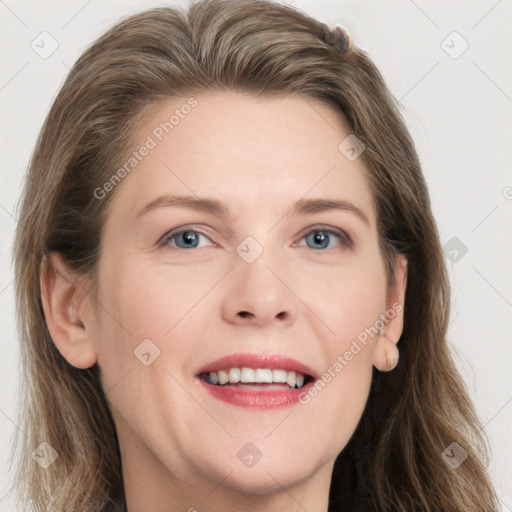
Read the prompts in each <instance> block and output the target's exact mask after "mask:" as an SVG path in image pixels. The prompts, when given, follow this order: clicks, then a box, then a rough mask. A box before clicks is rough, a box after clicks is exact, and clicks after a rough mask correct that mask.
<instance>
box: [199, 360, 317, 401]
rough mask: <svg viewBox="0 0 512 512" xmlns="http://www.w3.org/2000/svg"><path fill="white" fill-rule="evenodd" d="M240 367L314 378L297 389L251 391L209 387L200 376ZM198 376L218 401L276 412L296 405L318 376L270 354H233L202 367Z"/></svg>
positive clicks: (298, 363) (293, 361)
mask: <svg viewBox="0 0 512 512" xmlns="http://www.w3.org/2000/svg"><path fill="white" fill-rule="evenodd" d="M242 367H247V368H269V369H271V370H272V369H282V370H286V371H294V372H296V373H301V374H303V375H307V376H309V377H313V380H310V381H308V382H307V383H306V384H305V385H304V386H302V387H301V388H299V389H283V390H275V389H274V390H268V391H265V390H261V388H260V389H258V388H257V387H255V388H254V390H253V389H248V388H247V387H244V388H240V387H238V385H232V386H218V385H216V384H209V383H208V382H206V381H205V380H204V379H203V378H202V376H201V374H203V373H208V372H215V371H218V370H226V369H229V368H242ZM197 377H198V380H199V382H200V384H201V385H202V386H204V388H205V389H206V391H208V393H209V394H210V395H211V396H213V397H214V398H217V399H218V400H221V401H223V402H227V403H229V404H232V405H236V406H238V407H244V408H256V409H277V408H282V407H288V406H291V405H295V404H297V403H299V402H300V398H301V396H304V395H306V394H307V392H308V390H309V388H310V387H311V386H313V385H314V381H316V379H317V374H316V372H314V371H313V370H312V369H311V368H309V367H308V366H306V365H305V364H302V363H300V362H299V361H296V360H295V359H291V358H289V357H284V356H279V355H272V354H232V355H230V356H226V357H222V358H221V359H217V360H216V361H214V362H212V363H209V364H207V365H205V366H204V367H203V368H201V370H199V372H198V375H197Z"/></svg>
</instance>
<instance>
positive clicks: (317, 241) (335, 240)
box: [159, 226, 352, 249]
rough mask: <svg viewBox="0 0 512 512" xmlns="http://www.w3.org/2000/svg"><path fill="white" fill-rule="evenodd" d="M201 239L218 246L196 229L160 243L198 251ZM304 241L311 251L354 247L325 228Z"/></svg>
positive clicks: (166, 237)
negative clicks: (338, 245)
mask: <svg viewBox="0 0 512 512" xmlns="http://www.w3.org/2000/svg"><path fill="white" fill-rule="evenodd" d="M201 237H203V238H204V239H206V240H209V241H210V242H211V243H210V244H209V246H210V247H211V246H214V245H216V244H215V243H213V242H212V241H211V240H210V238H209V237H207V236H206V235H204V234H203V233H200V232H199V231H196V230H194V229H183V228H180V229H178V230H175V231H171V232H170V233H167V234H166V235H164V236H163V237H162V239H161V241H160V242H159V243H160V245H163V246H175V247H177V248H178V249H197V248H198V247H199V244H200V238H201ZM303 239H305V240H306V243H307V246H308V247H309V248H310V249H333V248H334V247H335V245H336V244H340V243H341V245H344V246H346V247H351V246H352V241H351V239H350V237H349V236H348V235H347V234H346V233H345V232H344V231H341V230H338V229H333V228H326V227H324V226H320V227H315V228H314V229H312V230H311V231H309V233H307V234H306V235H304V236H303V237H302V238H301V240H303ZM293 245H294V246H296V247H297V246H300V247H302V245H299V244H297V243H294V244H293Z"/></svg>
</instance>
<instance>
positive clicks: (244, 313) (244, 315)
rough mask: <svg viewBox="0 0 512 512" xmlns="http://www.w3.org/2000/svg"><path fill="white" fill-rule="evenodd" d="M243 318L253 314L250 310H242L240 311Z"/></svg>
mask: <svg viewBox="0 0 512 512" xmlns="http://www.w3.org/2000/svg"><path fill="white" fill-rule="evenodd" d="M238 314H239V315H240V316H241V317H242V318H246V317H248V316H251V314H252V313H249V312H248V311H240V313H238Z"/></svg>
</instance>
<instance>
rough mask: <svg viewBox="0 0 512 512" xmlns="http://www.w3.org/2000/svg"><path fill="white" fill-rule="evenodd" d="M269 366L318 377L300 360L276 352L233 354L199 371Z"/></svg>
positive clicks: (273, 368) (274, 368)
mask: <svg viewBox="0 0 512 512" xmlns="http://www.w3.org/2000/svg"><path fill="white" fill-rule="evenodd" d="M242 367H247V368H268V369H270V370H278V369H279V370H286V371H288V372H291V371H294V372H295V373H301V374H302V375H309V376H311V377H313V378H314V379H315V380H316V379H317V378H318V377H317V374H316V372H315V371H314V370H312V369H311V368H310V367H309V366H307V365H306V364H304V363H301V362H300V361H297V360H295V359H292V358H290V357H286V356H281V355H276V354H249V353H247V354H231V355H229V356H225V357H221V358H220V359H217V360H215V361H212V362H211V363H208V364H206V365H204V366H203V367H202V368H201V369H200V370H199V372H198V374H201V373H208V372H216V371H218V370H226V369H229V368H242Z"/></svg>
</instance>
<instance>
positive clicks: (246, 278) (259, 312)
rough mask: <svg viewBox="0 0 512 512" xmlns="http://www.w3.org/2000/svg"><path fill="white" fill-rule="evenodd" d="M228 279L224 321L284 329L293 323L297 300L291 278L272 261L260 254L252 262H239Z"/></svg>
mask: <svg viewBox="0 0 512 512" xmlns="http://www.w3.org/2000/svg"><path fill="white" fill-rule="evenodd" d="M264 254H265V253H264ZM269 263H270V264H271V265H269ZM227 279H228V281H229V284H228V286H226V288H225V295H224V297H223V301H222V316H223V318H224V320H225V321H226V322H228V323H231V324H236V325H254V326H259V327H265V326H271V325H273V324H274V325H276V326H282V327H284V326H289V325H291V324H293V323H294V322H295V320H296V318H297V312H298V302H299V299H298V298H297V295H296V294H295V293H294V292H293V283H290V282H289V281H291V278H290V277H289V275H288V274H287V273H286V272H284V271H280V270H278V268H277V267H276V264H275V259H273V260H272V262H271V261H270V258H267V257H266V256H265V255H261V256H260V257H259V258H258V259H257V260H256V261H254V262H252V263H246V262H245V261H243V260H240V261H238V262H237V263H236V265H235V268H234V269H233V271H232V272H230V273H229V275H228V277H227Z"/></svg>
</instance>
